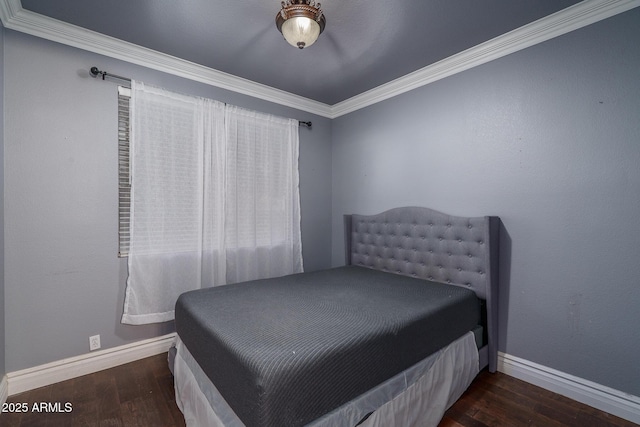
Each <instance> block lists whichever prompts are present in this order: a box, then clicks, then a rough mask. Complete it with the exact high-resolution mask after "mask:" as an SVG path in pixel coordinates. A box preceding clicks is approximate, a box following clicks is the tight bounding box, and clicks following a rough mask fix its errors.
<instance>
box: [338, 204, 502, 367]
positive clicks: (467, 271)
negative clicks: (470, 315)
mask: <svg viewBox="0 0 640 427" xmlns="http://www.w3.org/2000/svg"><path fill="white" fill-rule="evenodd" d="M499 224H500V220H499V218H498V217H489V216H485V217H473V218H467V217H456V216H450V215H446V214H443V213H441V212H437V211H434V210H432V209H428V208H421V207H402V208H395V209H391V210H388V211H386V212H382V213H380V214H377V215H345V241H346V242H345V243H346V251H345V254H346V264H347V265H359V266H363V267H368V268H373V269H376V270H382V271H388V272H391V273H396V274H403V275H407V276H413V277H418V278H422V279H427V280H432V281H436V282H442V283H448V284H451V285H456V286H463V287H467V288H470V289H473V290H474V291H475V293H476V295H478V297H479V298H480V299H482V300H484V301H486V315H487V325H486V326H487V335H488V350H485V351H488V364H489V369H490V370H491V371H492V372H493V371H495V369H496V367H497V336H498V335H497V326H498V317H497V316H498V310H497V304H498V299H497V297H498V274H497V273H498V242H499V239H498V236H499V234H498V233H499ZM481 356H482V354H481ZM481 359H482V357H481Z"/></svg>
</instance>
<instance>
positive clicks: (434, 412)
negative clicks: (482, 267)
mask: <svg viewBox="0 0 640 427" xmlns="http://www.w3.org/2000/svg"><path fill="white" fill-rule="evenodd" d="M176 350H177V351H176V355H175V359H174V362H173V373H174V382H175V392H176V402H177V404H178V407H179V408H180V410H181V411H182V413H183V414H184V417H185V421H186V424H187V426H194V427H204V426H207V427H244V424H243V423H242V421H240V419H239V418H238V417H237V416H236V414H235V413H234V412H233V410H232V409H231V407H229V405H228V404H227V403H226V401H225V400H224V398H223V397H222V396H221V395H220V393H219V392H218V390H217V389H216V388H215V386H214V385H213V384H212V383H211V381H209V379H208V378H207V376H206V374H205V373H204V372H203V371H202V369H201V368H200V366H199V365H198V363H197V362H196V361H195V360H194V359H193V356H192V355H191V353H189V350H187V348H186V347H185V345H184V344H183V343H182V341H181V340H180V337H179V336H178V337H177V339H176ZM478 372H479V360H478V349H477V347H476V341H475V337H474V334H473V333H472V332H469V333H467V334H465V335H464V336H462V337H461V338H459V339H457V340H456V341H454V342H453V343H451V344H449V345H448V346H447V347H445V348H443V349H441V350H439V351H438V352H436V353H434V354H432V355H431V356H429V357H428V358H426V359H424V360H423V361H421V362H419V363H418V364H416V365H414V366H412V367H411V368H409V369H407V370H406V371H404V372H401V373H400V374H398V375H396V376H394V377H393V378H391V379H390V380H388V381H386V382H384V383H382V384H380V385H379V386H377V387H375V388H373V389H371V390H369V391H368V392H366V393H365V394H363V395H361V396H359V397H358V398H356V399H354V400H352V401H350V402H348V403H346V404H344V405H342V406H341V407H339V408H337V409H336V410H334V411H332V412H330V413H328V414H326V415H325V416H323V417H321V418H319V419H317V420H316V421H314V422H312V423H310V424H309V426H313V427H329V426H331V427H353V426H355V425H356V424H358V423H359V422H360V421H361V420H362V419H363V418H364V417H365V416H366V415H367V414H370V413H371V415H370V416H369V417H368V418H367V419H366V420H365V421H364V422H362V423H361V424H359V426H361V427H410V426H416V427H430V426H437V425H438V423H439V422H440V420H441V419H442V416H443V415H444V413H445V411H446V410H447V409H448V408H449V407H450V406H451V405H453V403H454V402H455V401H456V400H458V399H459V398H460V396H461V395H462V393H464V391H465V390H466V389H467V388H468V387H469V385H470V384H471V382H472V381H473V379H474V378H475V377H476V376H477V375H478ZM372 412H373V413H372Z"/></svg>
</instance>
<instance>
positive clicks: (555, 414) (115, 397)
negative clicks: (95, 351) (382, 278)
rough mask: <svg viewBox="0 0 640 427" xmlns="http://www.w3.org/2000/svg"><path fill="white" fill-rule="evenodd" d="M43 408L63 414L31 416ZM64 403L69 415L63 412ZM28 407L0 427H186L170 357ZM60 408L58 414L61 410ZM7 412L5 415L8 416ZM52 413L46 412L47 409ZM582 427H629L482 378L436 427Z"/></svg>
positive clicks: (46, 390) (30, 400)
mask: <svg viewBox="0 0 640 427" xmlns="http://www.w3.org/2000/svg"><path fill="white" fill-rule="evenodd" d="M40 402H44V403H45V404H49V403H50V404H52V405H53V406H52V405H49V407H48V409H50V410H51V409H53V410H56V411H58V412H55V413H51V412H34V411H32V409H33V405H34V404H36V405H37V407H39V406H38V405H39V404H40ZM66 403H70V404H71V411H70V412H64V411H65V409H67V408H69V407H68V406H67V407H65V404H66ZM10 404H20V405H23V404H26V405H27V407H28V411H27V412H26V413H15V412H14V413H3V414H1V415H0V426H3V427H5V426H6V427H36V426H37V427H40V426H52V427H54V426H55V427H58V426H61V427H63V426H74V427H75V426H78V427H87V426H96V427H107V426H109V427H111V426H140V427H156V426H163V427H178V426H184V425H185V423H184V419H183V417H182V413H181V412H180V410H179V409H178V407H177V406H176V403H175V398H174V391H173V377H172V376H171V373H170V372H169V369H168V366H167V355H166V353H165V354H161V355H158V356H154V357H150V358H147V359H143V360H140V361H137V362H133V363H129V364H126V365H122V366H118V367H115V368H112V369H107V370H104V371H101V372H97V373H94V374H91V375H85V376H82V377H78V378H75V379H71V380H68V381H64V382H61V383H57V384H53V385H50V386H47V387H42V388H39V389H36V390H31V391H29V392H25V393H21V394H18V395H15V396H11V397H9V399H7V405H10ZM56 405H57V406H56ZM5 409H7V408H5ZM43 409H47V408H43ZM483 426H507V427H518V426H544V427H554V426H579V427H592V426H593V427H600V426H602V427H616V426H617V427H621V426H622V427H631V426H636V427H637V424H633V423H630V422H628V421H625V420H622V419H620V418H617V417H614V416H612V415H610V414H607V413H604V412H601V411H598V410H596V409H593V408H591V407H589V406H586V405H582V404H580V403H578V402H575V401H573V400H570V399H567V398H565V397H562V396H559V395H557V394H555V393H551V392H549V391H546V390H543V389H541V388H538V387H536V386H533V385H531V384H528V383H525V382H523V381H520V380H517V379H515V378H512V377H509V376H507V375H504V374H500V373H496V374H490V373H488V372H486V371H483V372H481V373H480V375H478V377H477V378H476V379H475V381H474V382H473V384H471V386H470V387H469V389H468V390H467V392H466V393H465V394H464V395H463V396H462V397H461V398H460V400H459V401H458V402H456V404H455V405H453V406H452V407H451V408H450V409H449V410H448V411H447V412H446V414H445V416H444V418H443V420H442V422H441V423H440V426H439V427H483Z"/></svg>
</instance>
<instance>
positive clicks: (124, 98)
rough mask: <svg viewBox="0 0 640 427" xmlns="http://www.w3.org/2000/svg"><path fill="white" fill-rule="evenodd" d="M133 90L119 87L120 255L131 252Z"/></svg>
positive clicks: (123, 255)
mask: <svg viewBox="0 0 640 427" xmlns="http://www.w3.org/2000/svg"><path fill="white" fill-rule="evenodd" d="M130 99H131V90H130V89H129V88H126V87H122V86H120V87H118V256H119V257H126V256H127V255H128V254H129V242H130V228H129V221H130V220H131V213H130V208H131V179H130V169H129V100H130Z"/></svg>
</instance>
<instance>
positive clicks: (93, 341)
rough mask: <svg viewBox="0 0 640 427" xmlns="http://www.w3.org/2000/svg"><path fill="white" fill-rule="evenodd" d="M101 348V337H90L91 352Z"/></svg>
mask: <svg viewBox="0 0 640 427" xmlns="http://www.w3.org/2000/svg"><path fill="white" fill-rule="evenodd" d="M99 348H100V335H94V336H92V337H89V350H90V351H93V350H97V349H99Z"/></svg>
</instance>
